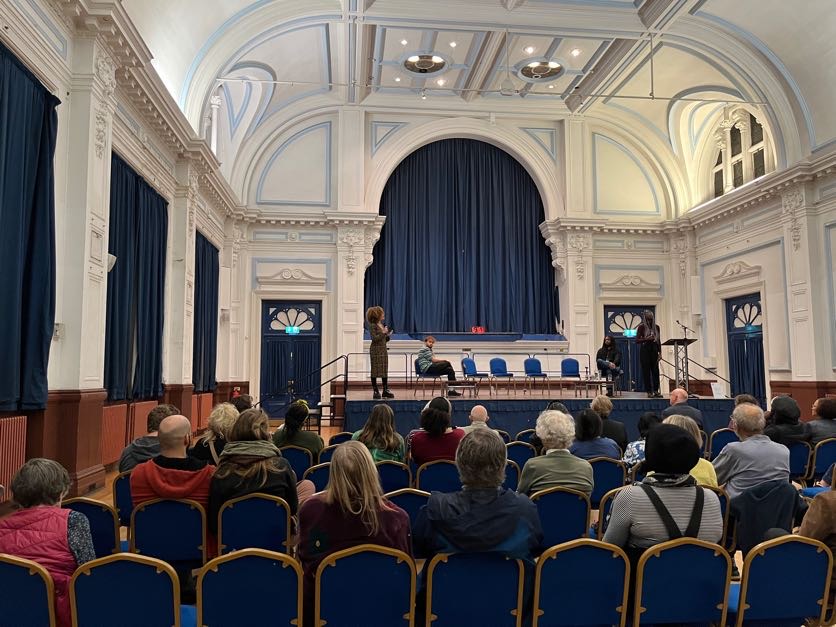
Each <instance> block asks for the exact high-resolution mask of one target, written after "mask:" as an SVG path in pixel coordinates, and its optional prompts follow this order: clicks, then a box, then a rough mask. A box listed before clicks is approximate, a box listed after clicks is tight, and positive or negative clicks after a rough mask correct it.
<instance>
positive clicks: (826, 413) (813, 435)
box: [807, 398, 836, 446]
mask: <svg viewBox="0 0 836 627" xmlns="http://www.w3.org/2000/svg"><path fill="white" fill-rule="evenodd" d="M807 429H809V431H810V444H812V445H813V446H815V445H816V444H818V443H819V442H822V441H824V440H827V439H828V438H836V398H820V399H817V400H816V402H815V403H813V419H812V420H811V421H810V422H808V423H807Z"/></svg>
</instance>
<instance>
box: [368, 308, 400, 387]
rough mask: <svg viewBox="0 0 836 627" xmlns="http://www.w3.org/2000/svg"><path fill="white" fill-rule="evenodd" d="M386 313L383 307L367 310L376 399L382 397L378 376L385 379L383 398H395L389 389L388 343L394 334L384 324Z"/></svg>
mask: <svg viewBox="0 0 836 627" xmlns="http://www.w3.org/2000/svg"><path fill="white" fill-rule="evenodd" d="M385 317H386V314H385V313H384V311H383V307H379V306H378V307H369V309H368V311H366V320H367V321H368V323H369V335H371V337H372V343H371V344H370V345H369V359H370V361H371V378H372V389H373V390H374V395H373V397H372V398H374V399H375V400H377V399H379V398H380V390H378V388H377V378H378V377H380V379H381V380H382V381H383V398H395V395H394V394H392V393H391V392H390V391H389V349H388V348H387V347H386V343H387V342H388V341H389V338H390V337H391V336H392V330H391V329H390V328H389V327H387V326H385V325H384V324H383V320H384V318H385Z"/></svg>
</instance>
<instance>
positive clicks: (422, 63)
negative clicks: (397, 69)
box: [403, 54, 447, 74]
mask: <svg viewBox="0 0 836 627" xmlns="http://www.w3.org/2000/svg"><path fill="white" fill-rule="evenodd" d="M403 66H404V68H405V69H406V70H407V71H408V72H412V73H413V74H436V73H438V72H441V71H442V70H444V69H446V68H447V61H445V60H444V57H441V56H439V55H438V54H412V55H410V56H408V57H407V58H406V61H404V62H403Z"/></svg>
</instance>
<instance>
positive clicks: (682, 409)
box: [662, 388, 703, 429]
mask: <svg viewBox="0 0 836 627" xmlns="http://www.w3.org/2000/svg"><path fill="white" fill-rule="evenodd" d="M670 399H671V404H670V406H669V407H665V409H664V410H663V411H662V418H667V417H668V416H673V415H674V414H679V415H680V416H688V417H689V418H690V419H691V420H693V421H694V422H696V423H697V426H698V427H699V428H700V429H702V428H703V426H702V425H703V421H702V412H701V411H700V410H699V409H697V408H696V407H692V406H691V405H689V404H688V392H686V391H685V390H683V389H682V388H674V389H673V390H671V396H670Z"/></svg>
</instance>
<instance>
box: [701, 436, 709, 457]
mask: <svg viewBox="0 0 836 627" xmlns="http://www.w3.org/2000/svg"><path fill="white" fill-rule="evenodd" d="M700 442H701V443H700V456H701V457H705V452H706V450H708V434H707V433H706V432H705V431H703V430H702V429H700Z"/></svg>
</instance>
